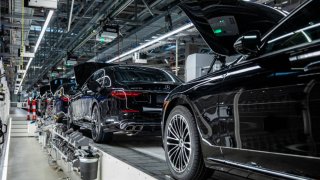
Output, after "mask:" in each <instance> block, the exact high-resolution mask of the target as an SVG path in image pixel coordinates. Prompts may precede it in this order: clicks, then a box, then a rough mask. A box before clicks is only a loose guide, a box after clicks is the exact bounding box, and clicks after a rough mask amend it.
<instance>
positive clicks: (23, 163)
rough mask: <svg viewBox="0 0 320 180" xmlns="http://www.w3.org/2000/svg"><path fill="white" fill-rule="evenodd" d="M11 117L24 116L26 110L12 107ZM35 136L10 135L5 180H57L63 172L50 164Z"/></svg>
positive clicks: (62, 175)
mask: <svg viewBox="0 0 320 180" xmlns="http://www.w3.org/2000/svg"><path fill="white" fill-rule="evenodd" d="M10 114H11V115H10V116H11V117H12V119H14V118H21V117H26V111H24V110H21V109H18V108H12V109H11V111H10ZM47 153H48V152H47V151H46V150H45V149H42V148H41V146H40V144H39V143H38V140H37V139H36V137H11V138H10V148H9V158H8V167H7V169H8V170H7V180H58V179H64V177H65V176H64V173H63V172H61V171H59V170H57V169H56V167H55V166H50V165H49V163H48V162H49V161H48V155H47Z"/></svg>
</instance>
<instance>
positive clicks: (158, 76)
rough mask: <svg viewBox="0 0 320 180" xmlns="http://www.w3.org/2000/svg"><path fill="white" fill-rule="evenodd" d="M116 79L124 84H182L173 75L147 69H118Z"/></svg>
mask: <svg viewBox="0 0 320 180" xmlns="http://www.w3.org/2000/svg"><path fill="white" fill-rule="evenodd" d="M114 73H115V77H116V80H117V81H118V82H122V83H137V82H141V83H155V82H166V83H170V82H171V83H180V82H181V81H180V80H179V79H178V78H177V77H176V76H174V75H173V74H171V73H169V72H167V71H164V70H160V69H155V68H147V67H117V68H116V70H115V72H114Z"/></svg>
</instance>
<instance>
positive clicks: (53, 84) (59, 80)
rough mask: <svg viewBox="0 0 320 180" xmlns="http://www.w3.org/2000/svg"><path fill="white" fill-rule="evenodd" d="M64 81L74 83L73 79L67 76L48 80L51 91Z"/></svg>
mask: <svg viewBox="0 0 320 180" xmlns="http://www.w3.org/2000/svg"><path fill="white" fill-rule="evenodd" d="M66 83H74V80H73V79H69V78H57V79H54V80H52V81H50V88H51V92H52V93H54V92H55V91H56V90H57V89H58V88H59V87H60V86H61V85H63V84H66Z"/></svg>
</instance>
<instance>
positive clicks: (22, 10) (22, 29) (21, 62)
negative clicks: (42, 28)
mask: <svg viewBox="0 0 320 180" xmlns="http://www.w3.org/2000/svg"><path fill="white" fill-rule="evenodd" d="M21 12H22V13H21V50H20V52H22V53H21V54H20V59H21V60H20V67H21V69H23V56H24V1H21Z"/></svg>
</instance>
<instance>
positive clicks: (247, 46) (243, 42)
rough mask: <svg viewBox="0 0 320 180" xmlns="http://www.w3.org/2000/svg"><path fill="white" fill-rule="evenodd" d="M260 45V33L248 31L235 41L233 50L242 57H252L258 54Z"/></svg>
mask: <svg viewBox="0 0 320 180" xmlns="http://www.w3.org/2000/svg"><path fill="white" fill-rule="evenodd" d="M260 43H261V35H260V32H259V31H249V32H247V33H245V34H243V35H242V36H241V37H239V38H238V39H237V40H236V42H235V43H234V44H233V48H234V49H235V50H236V51H237V52H238V53H240V54H242V55H253V54H257V53H258V50H259V45H260Z"/></svg>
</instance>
